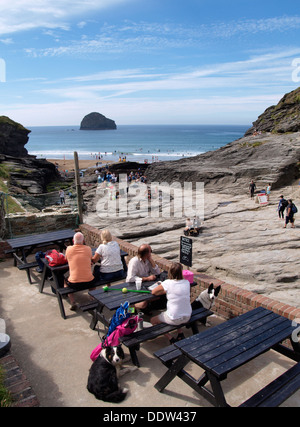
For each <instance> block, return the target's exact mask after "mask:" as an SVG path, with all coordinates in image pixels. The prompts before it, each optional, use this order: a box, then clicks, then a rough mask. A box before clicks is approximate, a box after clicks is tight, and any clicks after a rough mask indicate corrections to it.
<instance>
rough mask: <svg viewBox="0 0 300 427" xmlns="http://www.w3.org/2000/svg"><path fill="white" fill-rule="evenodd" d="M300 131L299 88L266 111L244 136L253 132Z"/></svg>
mask: <svg viewBox="0 0 300 427" xmlns="http://www.w3.org/2000/svg"><path fill="white" fill-rule="evenodd" d="M298 131H300V87H299V88H298V89H295V90H293V91H292V92H290V93H287V94H286V95H284V97H283V98H282V99H281V100H280V101H279V102H278V104H277V105H273V106H272V107H269V108H267V109H266V111H265V112H264V113H263V114H261V115H260V116H259V117H258V119H257V120H256V121H255V122H253V126H252V127H251V128H250V129H248V130H247V132H246V133H245V136H248V135H253V134H254V133H255V132H273V133H287V132H298Z"/></svg>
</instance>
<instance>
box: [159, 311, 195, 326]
mask: <svg viewBox="0 0 300 427" xmlns="http://www.w3.org/2000/svg"><path fill="white" fill-rule="evenodd" d="M158 318H159V320H160V321H161V322H162V323H167V324H168V325H176V326H177V325H181V324H182V323H187V322H188V321H189V320H190V318H191V316H183V317H180V318H179V319H171V318H170V317H169V316H168V315H167V312H166V311H163V312H162V313H160V314H159V315H158Z"/></svg>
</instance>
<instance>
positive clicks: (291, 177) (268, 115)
mask: <svg viewBox="0 0 300 427" xmlns="http://www.w3.org/2000/svg"><path fill="white" fill-rule="evenodd" d="M299 130H300V88H298V89H296V90H294V91H292V92H290V93H288V94H286V95H285V96H284V97H283V98H282V99H281V100H280V102H279V103H278V105H277V106H273V107H270V108H268V109H267V110H266V111H265V112H264V113H263V114H262V115H261V116H259V118H258V119H257V121H256V122H254V123H253V127H252V128H250V129H249V130H248V131H247V132H246V134H245V137H244V138H241V139H238V140H236V141H233V142H231V143H230V144H227V145H226V146H224V147H222V148H220V149H218V150H215V151H210V152H207V153H204V154H201V155H199V156H195V157H191V158H184V159H181V160H176V161H171V162H160V163H154V164H152V165H149V167H148V169H147V171H146V174H147V177H148V178H149V179H150V180H158V181H160V182H163V181H166V182H168V183H171V182H184V181H189V182H204V184H205V188H206V189H208V190H212V191H218V192H220V191H222V192H228V191H230V193H231V194H232V193H234V194H238V193H239V192H240V191H241V188H246V187H247V185H248V184H249V181H250V180H251V179H254V180H255V181H256V185H257V187H258V188H259V186H261V187H262V188H265V186H266V185H267V184H268V183H269V182H270V183H272V188H273V189H275V188H279V187H280V186H283V185H288V184H290V183H291V182H294V181H295V180H296V179H298V178H299V177H300V133H299V132H298V131H299Z"/></svg>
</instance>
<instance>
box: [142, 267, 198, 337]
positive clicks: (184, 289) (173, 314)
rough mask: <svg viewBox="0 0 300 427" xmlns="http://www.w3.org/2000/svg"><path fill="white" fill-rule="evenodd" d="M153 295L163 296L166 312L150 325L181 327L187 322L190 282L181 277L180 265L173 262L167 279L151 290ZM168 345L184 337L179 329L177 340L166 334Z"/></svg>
mask: <svg viewBox="0 0 300 427" xmlns="http://www.w3.org/2000/svg"><path fill="white" fill-rule="evenodd" d="M152 294H153V295H157V296H159V295H164V294H166V297H167V310H166V311H164V312H162V313H160V314H159V315H158V316H155V317H152V318H151V319H150V322H151V323H152V325H157V324H159V323H167V324H169V325H181V324H182V323H186V322H188V321H189V319H190V317H191V314H192V307H191V302H190V282H189V281H188V280H185V279H184V278H183V276H182V265H181V264H180V263H179V262H174V263H173V264H172V265H171V268H170V270H169V274H168V279H167V280H165V281H164V282H162V283H161V284H160V285H158V286H157V287H156V288H154V289H153V290H152ZM166 337H167V338H168V339H169V340H170V343H171V344H173V343H174V342H176V341H178V340H181V339H183V338H184V335H183V333H182V331H181V329H178V336H177V338H173V337H172V335H170V334H166Z"/></svg>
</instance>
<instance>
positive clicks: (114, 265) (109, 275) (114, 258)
mask: <svg viewBox="0 0 300 427" xmlns="http://www.w3.org/2000/svg"><path fill="white" fill-rule="evenodd" d="M101 241H102V244H101V245H99V246H98V248H97V249H96V252H95V255H94V256H93V258H92V261H93V263H96V262H98V261H99V260H100V261H101V265H100V268H99V266H98V265H95V268H94V276H95V277H96V278H97V279H100V280H111V279H117V278H118V277H120V278H123V276H124V270H123V264H122V260H121V255H120V246H119V245H118V243H117V242H115V241H113V240H112V235H111V233H110V231H109V230H107V229H105V230H102V231H101Z"/></svg>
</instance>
